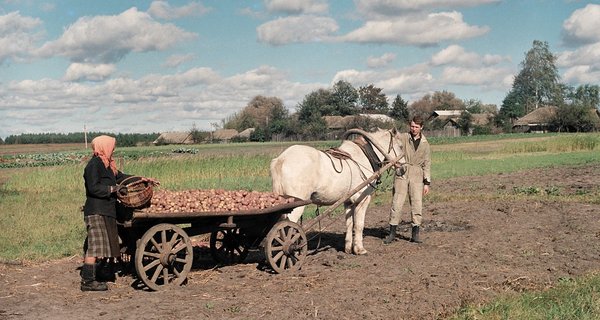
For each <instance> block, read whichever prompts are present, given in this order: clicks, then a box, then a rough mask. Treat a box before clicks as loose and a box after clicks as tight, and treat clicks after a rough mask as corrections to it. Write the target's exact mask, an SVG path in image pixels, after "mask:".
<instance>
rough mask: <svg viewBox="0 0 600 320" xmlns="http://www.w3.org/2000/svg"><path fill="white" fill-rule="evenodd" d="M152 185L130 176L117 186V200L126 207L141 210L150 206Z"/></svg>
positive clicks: (140, 178)
mask: <svg viewBox="0 0 600 320" xmlns="http://www.w3.org/2000/svg"><path fill="white" fill-rule="evenodd" d="M153 186H154V185H153V183H152V182H150V181H142V177H136V176H132V177H129V178H126V179H124V180H123V181H122V182H121V183H120V184H119V191H117V198H118V199H119V201H120V202H121V203H122V204H123V205H124V206H126V207H129V208H142V207H146V206H147V205H149V204H150V199H152V194H153V188H152V187H153Z"/></svg>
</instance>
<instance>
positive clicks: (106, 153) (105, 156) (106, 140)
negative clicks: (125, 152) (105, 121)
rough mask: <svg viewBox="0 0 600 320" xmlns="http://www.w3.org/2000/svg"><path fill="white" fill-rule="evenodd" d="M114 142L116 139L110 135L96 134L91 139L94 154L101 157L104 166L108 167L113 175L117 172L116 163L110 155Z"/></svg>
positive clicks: (113, 148) (113, 149) (115, 142)
mask: <svg viewBox="0 0 600 320" xmlns="http://www.w3.org/2000/svg"><path fill="white" fill-rule="evenodd" d="M116 144H117V139H115V138H113V137H110V136H97V137H96V138H94V139H93V140H92V150H94V155H95V156H98V157H99V158H100V159H102V163H104V166H105V167H106V168H109V167H110V169H111V170H112V172H113V173H114V174H115V175H116V174H117V165H116V163H115V160H114V159H113V157H112V155H113V152H114V151H115V146H116Z"/></svg>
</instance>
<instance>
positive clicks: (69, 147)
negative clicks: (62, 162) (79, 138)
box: [0, 143, 85, 156]
mask: <svg viewBox="0 0 600 320" xmlns="http://www.w3.org/2000/svg"><path fill="white" fill-rule="evenodd" d="M76 150H85V144H84V143H48V144H0V156H14V155H18V154H28V153H51V152H63V151H76Z"/></svg>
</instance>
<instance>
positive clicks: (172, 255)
mask: <svg viewBox="0 0 600 320" xmlns="http://www.w3.org/2000/svg"><path fill="white" fill-rule="evenodd" d="M310 203H311V202H310V200H300V199H297V198H293V200H290V202H287V203H284V204H279V205H275V206H272V207H268V208H264V209H256V210H247V211H233V212H232V211H223V212H186V213H157V212H152V211H148V210H133V211H131V212H130V213H129V217H128V218H126V220H125V221H124V223H122V229H121V230H122V231H121V232H120V235H121V238H122V241H123V245H124V251H125V253H126V254H127V255H129V257H131V261H130V262H131V263H132V264H133V266H134V267H135V270H136V272H137V275H138V277H139V279H140V280H141V281H142V282H143V283H144V284H145V285H146V286H147V287H148V288H150V289H151V290H159V289H162V288H164V287H165V286H167V285H180V284H182V283H183V282H184V281H185V280H186V278H187V275H188V273H189V271H190V269H191V268H192V262H193V248H192V242H191V240H190V237H192V236H196V235H201V234H208V233H210V252H211V255H212V257H213V258H214V259H215V260H216V261H217V262H221V263H225V264H230V263H237V262H241V261H243V260H244V258H245V257H246V256H247V254H248V251H249V250H250V249H253V248H262V249H263V250H264V255H265V257H266V260H267V262H268V264H269V265H270V266H271V268H272V269H273V270H274V271H275V272H277V273H281V272H284V271H286V270H297V269H299V268H300V266H301V265H302V263H303V262H304V259H305V257H306V255H307V252H308V240H307V238H306V234H305V232H304V230H303V229H302V227H301V226H299V225H298V224H296V223H294V222H291V221H289V220H287V219H282V215H284V214H288V213H290V212H291V211H292V210H293V209H294V208H296V207H299V206H304V205H307V204H310Z"/></svg>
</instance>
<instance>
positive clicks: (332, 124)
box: [323, 113, 394, 130]
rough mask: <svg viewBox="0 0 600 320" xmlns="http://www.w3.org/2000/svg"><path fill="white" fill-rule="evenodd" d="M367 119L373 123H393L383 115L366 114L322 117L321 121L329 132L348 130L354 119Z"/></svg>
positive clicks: (392, 120)
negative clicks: (373, 121)
mask: <svg viewBox="0 0 600 320" xmlns="http://www.w3.org/2000/svg"><path fill="white" fill-rule="evenodd" d="M359 117H362V118H368V119H371V120H375V121H381V122H394V119H392V118H391V117H389V116H387V115H385V114H368V113H361V114H357V115H355V116H323V120H325V122H326V123H327V129H330V130H339V129H348V127H350V126H351V125H352V123H353V122H354V120H356V118H359Z"/></svg>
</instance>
